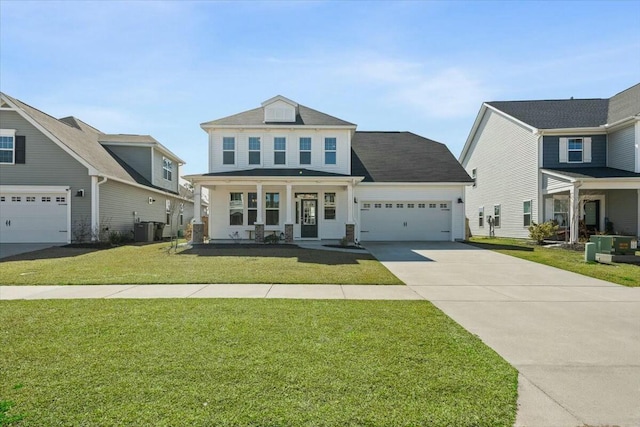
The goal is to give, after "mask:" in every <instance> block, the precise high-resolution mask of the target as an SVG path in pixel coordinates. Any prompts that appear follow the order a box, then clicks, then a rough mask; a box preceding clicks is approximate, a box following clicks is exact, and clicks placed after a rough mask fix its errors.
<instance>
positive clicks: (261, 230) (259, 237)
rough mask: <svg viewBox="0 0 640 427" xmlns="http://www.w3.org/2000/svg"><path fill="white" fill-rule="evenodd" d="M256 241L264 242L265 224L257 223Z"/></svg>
mask: <svg viewBox="0 0 640 427" xmlns="http://www.w3.org/2000/svg"><path fill="white" fill-rule="evenodd" d="M256 243H264V224H256Z"/></svg>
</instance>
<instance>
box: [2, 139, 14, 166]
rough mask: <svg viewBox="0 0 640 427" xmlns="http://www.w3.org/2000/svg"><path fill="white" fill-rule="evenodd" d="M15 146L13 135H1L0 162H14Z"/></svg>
mask: <svg viewBox="0 0 640 427" xmlns="http://www.w3.org/2000/svg"><path fill="white" fill-rule="evenodd" d="M14 147H15V145H14V137H13V135H1V136H0V163H5V164H13V159H14V157H13V153H14Z"/></svg>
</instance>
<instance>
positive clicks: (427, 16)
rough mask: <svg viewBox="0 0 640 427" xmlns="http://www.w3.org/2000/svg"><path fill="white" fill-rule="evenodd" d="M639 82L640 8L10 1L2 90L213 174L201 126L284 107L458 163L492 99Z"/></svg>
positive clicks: (3, 25) (627, 4) (4, 1)
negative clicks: (280, 101)
mask: <svg viewBox="0 0 640 427" xmlns="http://www.w3.org/2000/svg"><path fill="white" fill-rule="evenodd" d="M639 82H640V0H625V1H615V0H613V1H611V0H609V1H588V2H586V1H568V2H563V1H552V2H541V1H408V2H405V1H392V2H391V1H374V2H368V1H277V2H271V1H265V2H258V1H247V2H241V1H238V2H222V1H220V2H218V1H215V2H214V1H151V0H147V1H110V2H107V1H97V2H92V1H79V2H75V1H62V2H57V1H15V0H0V90H1V91H2V92H4V93H6V94H8V95H10V96H13V97H14V98H18V99H20V100H21V101H23V102H25V103H27V104H29V105H31V106H33V107H36V108H38V109H40V110H42V111H44V112H46V113H48V114H50V115H52V116H54V117H58V118H61V117H65V116H71V115H72V116H76V117H78V118H80V119H81V120H83V121H85V122H87V123H89V124H90V125H92V126H94V127H95V128H97V129H99V130H101V131H102V132H104V133H132V134H145V135H146V134H149V135H152V136H153V137H154V138H156V139H157V140H158V141H159V142H161V143H162V144H163V145H165V146H166V147H167V148H169V149H170V150H171V151H173V152H174V153H175V154H177V155H178V156H179V157H180V158H182V159H183V160H184V161H185V162H186V165H185V166H183V168H182V170H181V173H182V174H183V175H186V174H196V173H206V172H208V170H207V156H208V152H207V151H208V143H207V135H206V133H205V132H204V131H203V130H202V129H201V128H200V124H201V123H203V122H207V121H210V120H215V119H218V118H222V117H226V116H229V115H232V114H236V113H239V112H242V111H246V110H249V109H253V108H256V107H259V106H260V104H261V103H262V102H263V101H265V100H267V99H269V98H271V97H273V96H276V95H283V96H285V97H287V98H289V99H292V100H294V101H296V102H298V103H300V104H302V105H305V106H307V107H310V108H313V109H316V110H319V111H322V112H324V113H327V114H330V115H333V116H336V117H339V118H341V119H343V120H346V121H349V122H352V123H356V124H357V125H358V130H369V131H372V130H377V131H410V132H413V133H416V134H419V135H422V136H424V137H427V138H429V139H432V140H435V141H438V142H442V143H444V144H446V145H447V146H448V147H449V150H450V151H451V152H452V153H453V154H454V155H455V156H456V157H458V155H459V154H460V152H461V150H462V148H463V146H464V143H465V141H466V139H467V137H468V135H469V131H470V129H471V127H472V125H473V122H474V120H475V118H476V115H477V114H478V111H479V109H480V107H481V105H482V103H483V102H485V101H498V100H521V99H566V98H570V97H575V98H608V97H611V96H612V95H615V94H616V93H618V92H620V91H622V90H624V89H626V88H628V87H630V86H633V85H634V84H637V83H639Z"/></svg>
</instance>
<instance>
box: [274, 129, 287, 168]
mask: <svg viewBox="0 0 640 427" xmlns="http://www.w3.org/2000/svg"><path fill="white" fill-rule="evenodd" d="M278 138H282V139H284V150H276V139H278ZM276 153H284V163H276ZM287 157H289V156H287V137H286V136H274V137H273V165H274V166H287V165H288V164H289V163H288V161H289V159H288V158H287Z"/></svg>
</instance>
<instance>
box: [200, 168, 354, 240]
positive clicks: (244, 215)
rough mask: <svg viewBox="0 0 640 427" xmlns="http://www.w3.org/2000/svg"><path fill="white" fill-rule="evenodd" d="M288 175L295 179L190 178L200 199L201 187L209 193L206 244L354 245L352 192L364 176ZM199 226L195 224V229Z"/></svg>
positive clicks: (203, 232)
mask: <svg viewBox="0 0 640 427" xmlns="http://www.w3.org/2000/svg"><path fill="white" fill-rule="evenodd" d="M290 173H296V176H287V177H265V176H263V177H255V178H253V177H252V178H249V177H247V176H238V177H233V178H231V177H229V176H217V175H215V176H209V175H198V176H192V177H190V178H191V179H192V180H193V182H194V184H195V193H196V197H197V194H199V193H201V192H202V188H207V189H208V190H209V198H210V199H209V205H210V208H209V216H208V219H209V226H208V230H202V236H201V238H202V240H204V238H205V237H207V238H208V239H209V240H210V241H229V242H239V243H241V242H252V243H277V242H284V243H293V242H303V241H309V240H311V241H313V240H323V239H333V240H339V239H342V238H346V240H347V241H348V242H350V243H353V242H354V241H355V227H356V223H355V219H354V203H355V201H354V194H353V192H354V190H353V188H354V186H355V185H356V184H357V183H358V182H359V181H360V180H361V179H362V178H357V177H356V178H354V177H350V176H343V175H334V174H329V175H330V176H327V174H326V173H322V172H316V173H315V174H314V173H313V171H304V172H303V171H297V170H295V171H291V172H290ZM195 218H199V216H198V213H196V214H195ZM197 226H198V224H194V230H196V229H197V228H198V227H197ZM197 238H200V237H199V236H196V235H195V234H194V239H197ZM202 240H200V241H202ZM194 241H197V240H194Z"/></svg>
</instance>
